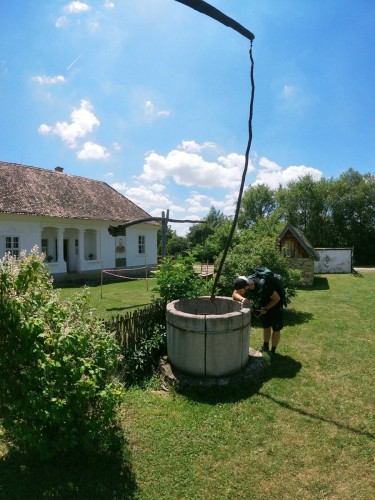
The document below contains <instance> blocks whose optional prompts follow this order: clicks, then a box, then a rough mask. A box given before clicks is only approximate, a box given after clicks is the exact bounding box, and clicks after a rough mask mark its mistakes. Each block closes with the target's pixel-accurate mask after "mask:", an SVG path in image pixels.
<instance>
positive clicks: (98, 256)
mask: <svg viewBox="0 0 375 500" xmlns="http://www.w3.org/2000/svg"><path fill="white" fill-rule="evenodd" d="M100 243H101V238H100V230H98V229H97V230H96V234H95V245H96V256H95V259H96V260H100V259H101V257H102V249H101V244H100Z"/></svg>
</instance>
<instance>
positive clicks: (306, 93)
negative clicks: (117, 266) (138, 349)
mask: <svg viewBox="0 0 375 500" xmlns="http://www.w3.org/2000/svg"><path fill="white" fill-rule="evenodd" d="M209 3H210V4H211V5H213V6H214V7H216V8H217V9H219V10H221V11H222V12H224V13H225V14H227V15H228V16H230V17H232V18H233V19H235V20H236V21H238V22H239V23H241V24H242V25H244V26H245V27H246V28H248V29H249V30H250V31H252V32H253V33H254V34H255V40H254V44H253V57H254V61H255V68H254V76H255V87H256V88H255V102H254V117H253V142H252V148H251V163H250V165H249V170H248V177H247V185H251V184H254V183H264V184H267V185H269V186H270V187H272V188H274V187H277V186H278V185H279V184H282V185H286V184H287V183H288V182H290V181H291V180H296V179H298V178H299V177H300V176H303V175H306V174H311V175H312V176H313V177H314V178H315V179H317V180H318V179H320V178H321V177H326V178H329V177H335V178H337V177H338V176H339V175H340V174H341V173H342V172H344V171H346V170H347V169H349V168H354V169H356V170H358V171H359V172H361V173H363V174H364V173H367V172H372V173H373V172H374V170H375V169H374V163H375V162H374V160H375V154H374V151H375V147H374V146H375V119H374V101H375V99H374V89H375V65H374V55H375V54H374V53H375V2H374V1H373V0H283V1H280V0H262V1H260V0H211V1H210V2H209ZM249 72H250V60H249V41H248V40H247V39H245V38H244V37H242V36H241V35H239V34H238V33H237V32H235V31H233V30H232V29H230V28H227V27H225V26H223V25H221V24H219V23H217V22H216V21H214V20H212V19H211V18H209V17H207V16H204V15H203V14H199V13H198V12H196V11H194V10H192V9H190V8H188V7H186V6H185V5H183V4H180V3H179V2H177V1H175V0H95V1H94V0H87V1H72V2H69V1H61V0H54V1H46V0H28V1H27V2H25V1H22V0H12V1H11V0H4V1H3V2H1V5H0V96H1V97H0V99H1V122H0V137H1V141H0V160H2V161H8V162H14V163H23V164H25V165H32V166H36V167H41V168H47V169H53V168H54V167H55V166H57V165H59V166H62V167H63V168H64V173H68V174H73V175H80V176H83V177H90V178H94V179H98V180H102V181H105V182H107V183H108V184H110V185H111V186H113V187H114V188H115V189H117V190H118V191H120V192H121V193H122V194H124V195H125V196H127V197H128V198H130V199H131V200H132V201H134V202H135V203H137V204H138V205H139V206H141V207H142V208H144V209H145V210H146V211H148V212H149V213H151V214H152V215H156V216H160V215H161V211H162V210H167V209H169V210H170V216H171V217H174V218H179V219H185V218H187V219H194V218H196V219H199V218H201V217H203V216H205V215H206V214H207V213H208V211H209V209H210V206H212V205H213V206H215V208H217V209H220V210H221V211H223V212H224V213H225V214H227V215H231V214H233V212H234V204H235V202H236V200H237V196H238V189H239V184H240V179H241V175H242V171H243V167H244V153H245V150H246V145H247V138H248V128H247V121H248V115H249V102H250V78H249ZM188 227H189V226H188V224H173V225H172V228H173V229H176V230H177V232H178V233H179V234H183V233H184V232H186V230H187V229H188Z"/></svg>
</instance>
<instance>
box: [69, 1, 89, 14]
mask: <svg viewBox="0 0 375 500" xmlns="http://www.w3.org/2000/svg"><path fill="white" fill-rule="evenodd" d="M90 9H91V7H90V5H88V4H87V3H83V2H79V1H75V2H71V3H70V4H69V5H66V6H65V7H64V10H65V12H67V13H68V14H79V13H80V12H87V11H88V10H90Z"/></svg>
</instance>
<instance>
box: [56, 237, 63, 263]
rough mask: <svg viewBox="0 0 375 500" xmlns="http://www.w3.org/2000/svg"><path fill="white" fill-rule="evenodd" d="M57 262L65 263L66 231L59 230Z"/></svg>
mask: <svg viewBox="0 0 375 500" xmlns="http://www.w3.org/2000/svg"><path fill="white" fill-rule="evenodd" d="M57 262H58V263H59V264H63V263H64V229H58V230H57Z"/></svg>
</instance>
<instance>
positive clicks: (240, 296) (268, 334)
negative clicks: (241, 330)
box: [232, 276, 284, 359]
mask: <svg viewBox="0 0 375 500" xmlns="http://www.w3.org/2000/svg"><path fill="white" fill-rule="evenodd" d="M254 292H255V294H256V295H257V296H258V298H259V306H260V309H259V310H257V311H254V313H255V315H256V316H260V317H261V321H262V326H263V345H262V346H261V347H260V349H259V350H260V351H261V352H266V353H268V354H269V356H270V358H271V359H274V357H275V355H276V349H277V346H278V345H279V342H280V335H281V330H282V329H283V327H284V317H283V304H282V301H281V297H280V295H279V293H278V292H277V290H276V288H275V286H274V285H273V284H272V282H267V281H266V280H264V279H259V278H256V277H255V276H248V277H246V276H239V277H238V278H236V280H235V282H234V290H233V293H232V298H233V300H236V301H238V302H241V303H242V304H243V305H244V306H247V307H251V306H252V302H251V300H250V297H251V295H253V294H254ZM256 313H258V314H256ZM270 344H271V348H270Z"/></svg>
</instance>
